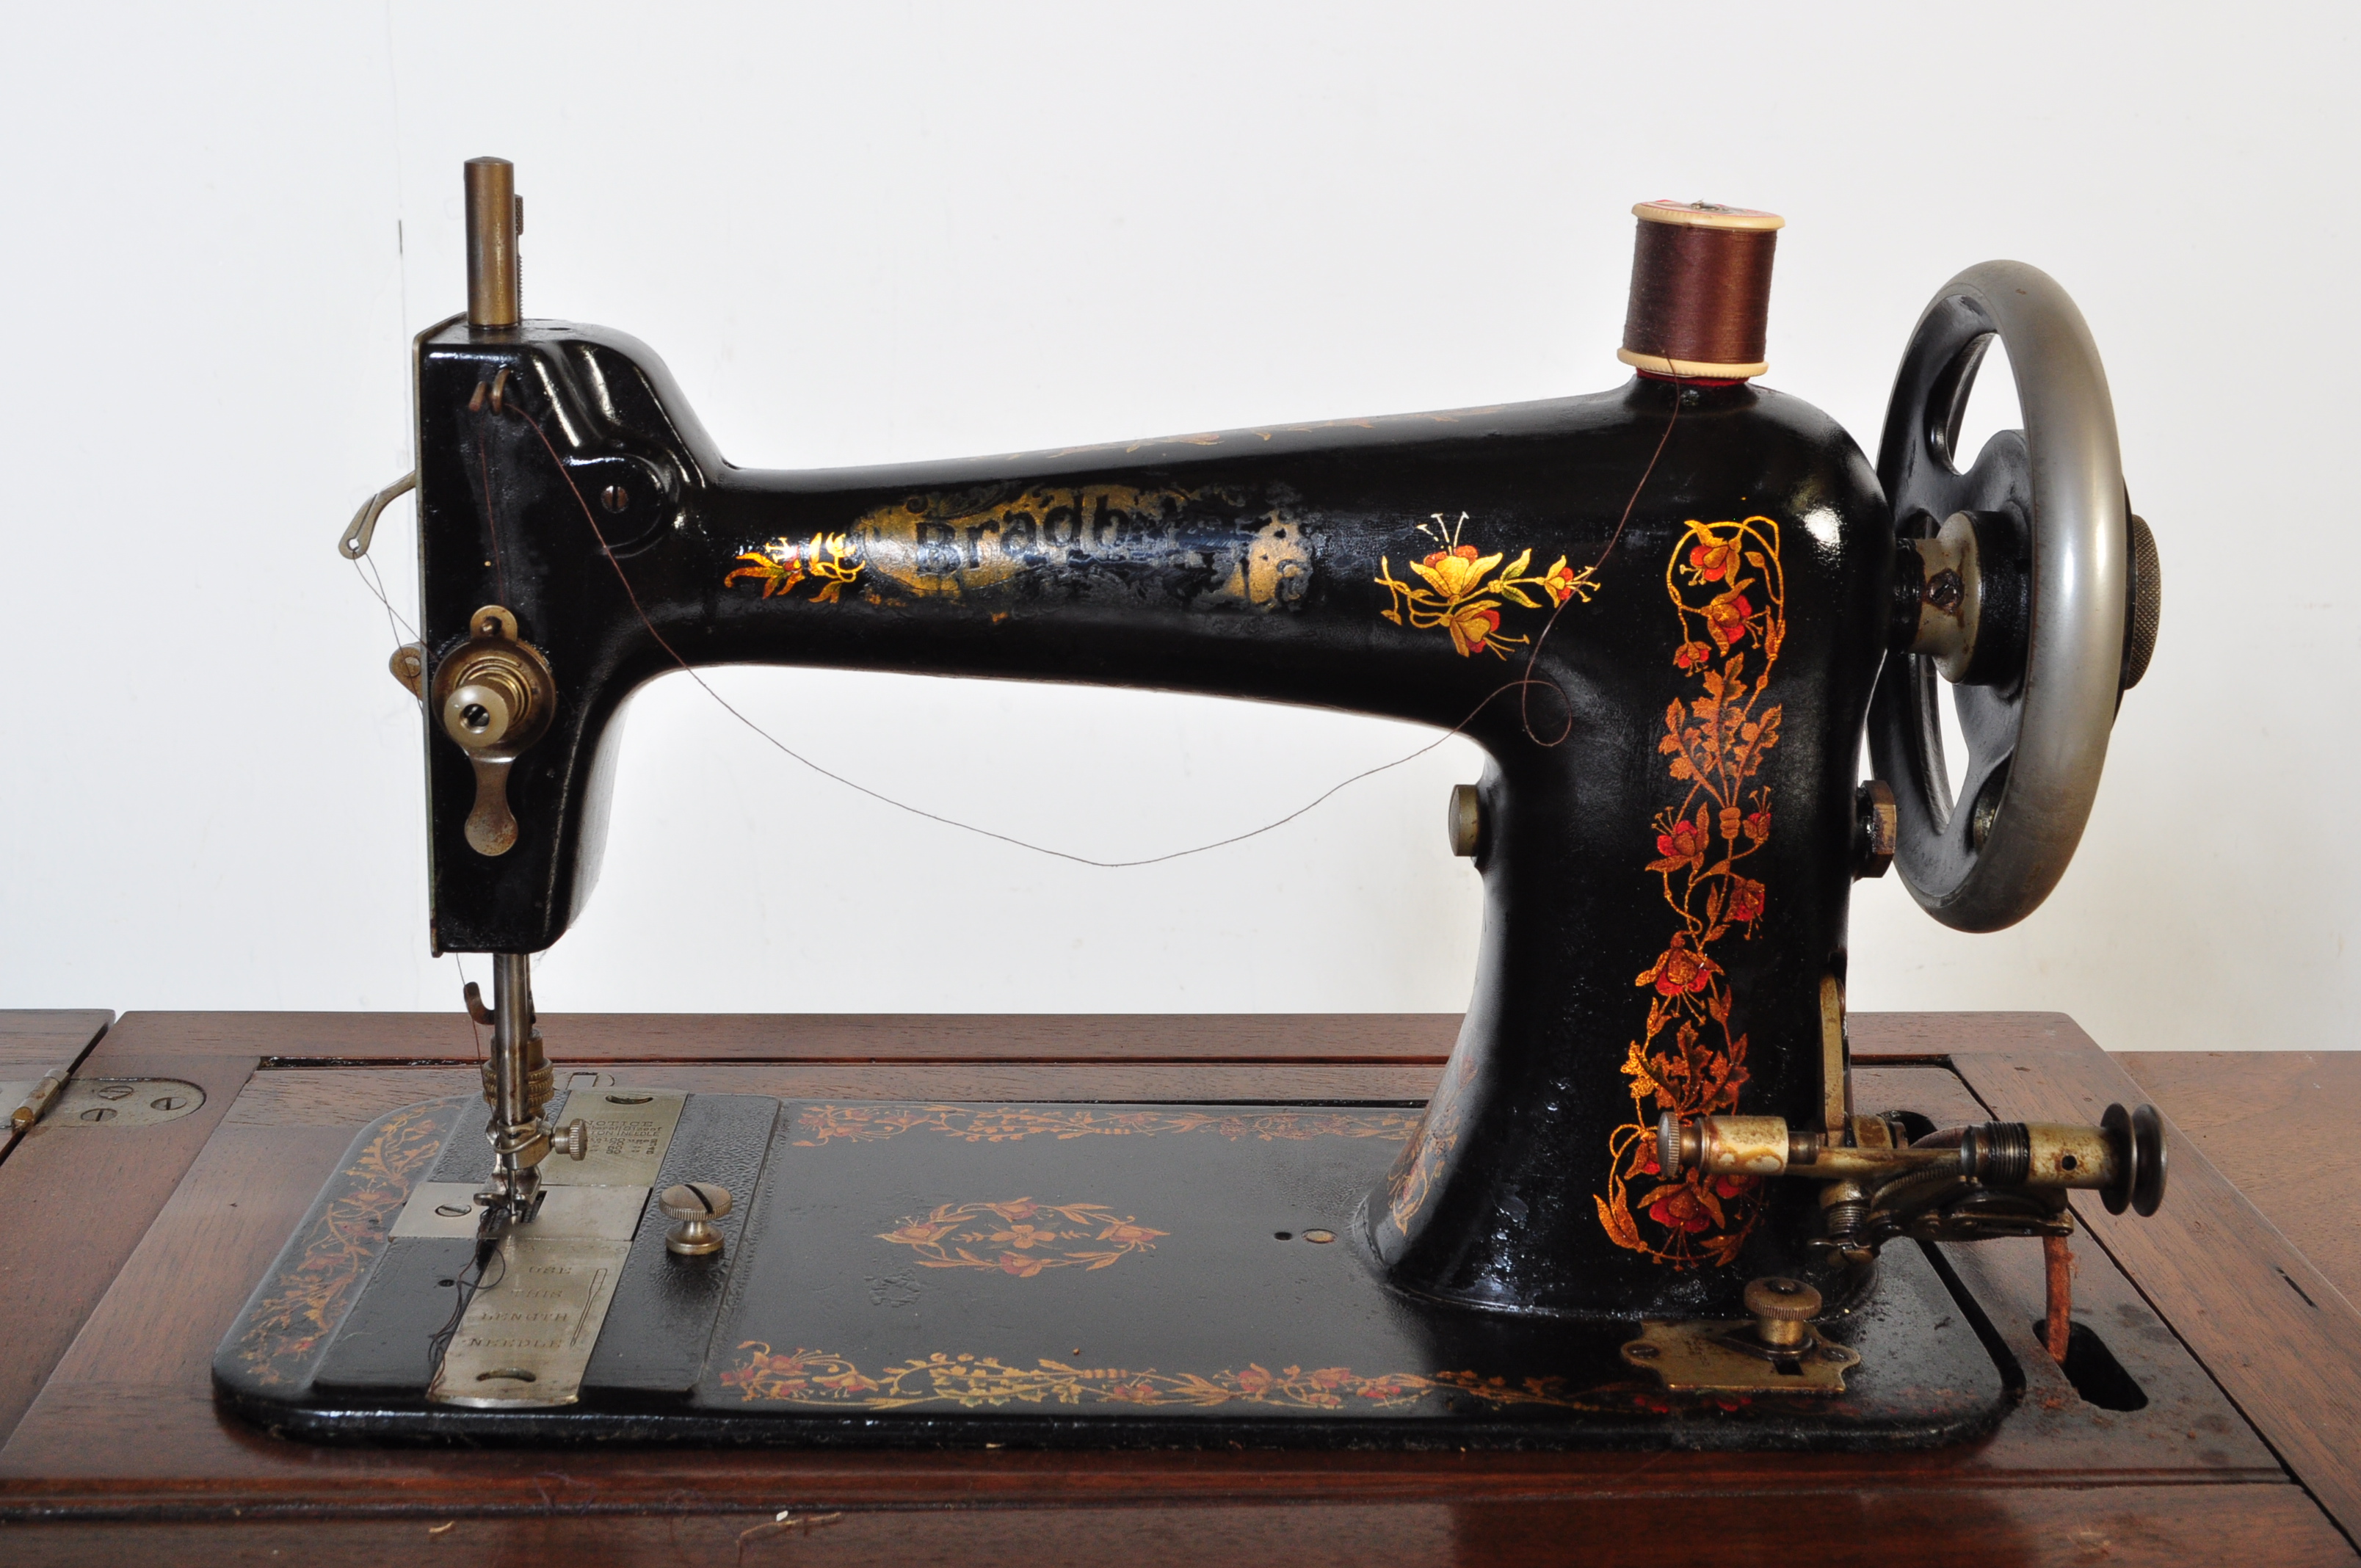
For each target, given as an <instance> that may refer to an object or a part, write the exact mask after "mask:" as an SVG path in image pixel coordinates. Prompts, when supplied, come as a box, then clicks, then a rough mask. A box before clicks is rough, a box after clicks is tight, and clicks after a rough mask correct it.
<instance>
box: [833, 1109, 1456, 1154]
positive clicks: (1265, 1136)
mask: <svg viewBox="0 0 2361 1568" xmlns="http://www.w3.org/2000/svg"><path fill="white" fill-rule="evenodd" d="M1417 1124H1418V1114H1417V1113H1415V1112H1410V1111H1368V1112H1356V1111H1312V1112H1303V1111H1240V1112H1220V1113H1215V1112H1206V1111H1154V1110H1149V1111H1109V1110H1103V1109H1100V1108H1098V1107H1095V1106H1087V1105H1072V1106H1066V1105H1046V1106H1045V1105H807V1106H805V1107H804V1108H803V1110H802V1111H801V1112H799V1113H797V1114H796V1132H798V1133H800V1134H801V1135H802V1136H800V1137H798V1138H796V1143H795V1146H796V1147H797V1148H812V1147H815V1146H818V1145H821V1144H832V1143H857V1144H869V1143H878V1142H882V1141H883V1140H884V1139H886V1138H896V1137H900V1136H901V1135H903V1134H905V1133H939V1134H941V1135H943V1136H945V1137H948V1138H952V1139H956V1140H957V1141H959V1142H961V1143H968V1144H1005V1143H1016V1142H1017V1141H1019V1140H1021V1139H1025V1138H1034V1137H1046V1138H1058V1139H1066V1138H1093V1137H1129V1136H1138V1137H1148V1138H1152V1137H1156V1136H1158V1135H1161V1134H1174V1133H1212V1134H1214V1135H1218V1136H1220V1137H1224V1138H1227V1139H1229V1140H1230V1141H1231V1142H1232V1143H1235V1142H1237V1141H1238V1140H1239V1139H1240V1138H1255V1139H1257V1140H1259V1141H1261V1142H1263V1143H1273V1142H1288V1143H1295V1142H1300V1141H1301V1140H1303V1139H1306V1138H1406V1137H1408V1136H1410V1134H1411V1129H1412V1128H1413V1127H1415V1126H1416V1125H1417Z"/></svg>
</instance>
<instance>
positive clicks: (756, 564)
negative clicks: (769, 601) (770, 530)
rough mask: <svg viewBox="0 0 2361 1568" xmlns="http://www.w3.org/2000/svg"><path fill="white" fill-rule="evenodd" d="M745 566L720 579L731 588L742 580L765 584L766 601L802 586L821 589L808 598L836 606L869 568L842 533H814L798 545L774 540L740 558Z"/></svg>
mask: <svg viewBox="0 0 2361 1568" xmlns="http://www.w3.org/2000/svg"><path fill="white" fill-rule="evenodd" d="M738 559H740V560H741V561H743V562H745V563H746V565H742V566H741V567H739V568H738V569H737V570H735V571H733V572H731V573H730V575H729V576H726V577H724V578H722V579H721V586H722V587H725V588H726V587H731V586H733V585H734V584H736V583H737V582H739V581H740V580H741V578H742V579H743V580H745V581H747V582H750V583H760V584H762V585H763V598H776V597H780V596H784V595H787V594H792V593H793V592H794V591H795V590H796V587H797V586H798V585H799V584H802V583H807V582H809V583H816V584H818V587H817V588H816V589H815V590H814V591H813V592H812V593H810V594H808V595H807V596H806V597H807V598H809V599H810V600H811V602H812V603H814V604H834V603H835V602H836V601H837V600H838V599H839V598H841V597H842V596H843V594H844V590H845V589H847V588H849V587H851V586H852V585H853V584H855V583H857V582H859V581H860V580H861V573H862V567H863V566H864V565H866V563H865V562H863V561H862V557H861V553H860V551H859V549H858V548H857V547H856V546H854V545H853V544H852V543H851V542H850V541H849V539H848V538H847V536H846V535H844V534H841V533H815V534H813V535H812V536H811V537H810V538H809V539H807V540H804V541H802V542H800V543H798V542H797V541H796V540H793V539H774V540H772V541H771V542H770V543H768V544H764V545H761V546H759V547H758V548H755V549H752V550H749V551H747V552H746V553H745V554H742V555H741V556H739V557H738Z"/></svg>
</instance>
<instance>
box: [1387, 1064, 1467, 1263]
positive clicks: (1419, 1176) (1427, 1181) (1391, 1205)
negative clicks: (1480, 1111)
mask: <svg viewBox="0 0 2361 1568" xmlns="http://www.w3.org/2000/svg"><path fill="white" fill-rule="evenodd" d="M1453 1054H1454V1056H1455V1058H1456V1059H1457V1061H1458V1064H1459V1065H1458V1066H1457V1068H1456V1069H1449V1070H1447V1071H1446V1073H1445V1075H1444V1080H1443V1081H1442V1082H1440V1083H1438V1084H1436V1085H1435V1089H1434V1098H1433V1099H1432V1100H1430V1101H1428V1102H1426V1113H1425V1114H1424V1115H1423V1116H1422V1117H1421V1118H1420V1119H1419V1124H1418V1131H1417V1132H1416V1133H1415V1134H1414V1135H1412V1136H1411V1140H1410V1142H1408V1143H1406V1144H1404V1145H1403V1146H1402V1151H1401V1153H1400V1155H1399V1156H1397V1157H1395V1159H1394V1168H1393V1170H1392V1172H1391V1173H1390V1174H1389V1176H1388V1177H1387V1178H1386V1218H1387V1220H1388V1221H1389V1222H1390V1223H1392V1225H1393V1228H1394V1230H1395V1232H1396V1233H1397V1234H1400V1235H1402V1236H1405V1237H1407V1236H1408V1235H1409V1234H1410V1227H1411V1221H1413V1220H1415V1219H1417V1218H1418V1213H1419V1211H1420V1210H1422V1209H1423V1208H1425V1207H1426V1201H1427V1199H1428V1198H1430V1197H1432V1196H1433V1193H1434V1187H1435V1183H1437V1182H1438V1181H1441V1180H1442V1179H1443V1172H1444V1168H1445V1167H1447V1166H1448V1165H1450V1163H1451V1151H1452V1150H1454V1149H1455V1148H1457V1147H1458V1146H1459V1126H1460V1123H1461V1122H1462V1121H1464V1120H1465V1119H1466V1113H1467V1086H1468V1084H1469V1082H1470V1081H1471V1080H1474V1078H1475V1076H1476V1058H1475V1056H1474V1054H1473V1053H1459V1052H1455V1053H1453Z"/></svg>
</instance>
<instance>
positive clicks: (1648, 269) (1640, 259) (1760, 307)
mask: <svg viewBox="0 0 2361 1568" xmlns="http://www.w3.org/2000/svg"><path fill="white" fill-rule="evenodd" d="M1631 212H1632V214H1633V215H1634V216H1636V217H1638V218H1639V220H1640V233H1639V236H1638V239H1637V241H1636V243H1635V244H1634V246H1633V247H1632V252H1631V307H1630V309H1629V310H1627V311H1626V312H1625V313H1624V317H1623V346H1622V347H1620V348H1619V349H1617V350H1616V351H1615V357H1616V358H1618V359H1620V360H1621V361H1623V363H1624V364H1626V365H1629V366H1631V367H1633V368H1635V369H1637V370H1639V371H1641V372H1642V374H1645V375H1652V376H1675V377H1679V378H1682V379H1684V380H1689V379H1697V380H1709V381H1741V380H1744V379H1745V378H1748V377H1750V376H1760V375H1762V374H1763V372H1764V371H1765V370H1768V369H1769V368H1770V365H1769V364H1768V363H1767V362H1766V361H1765V360H1764V359H1763V327H1764V323H1766V322H1767V321H1768V320H1769V318H1770V314H1771V256H1772V252H1773V248H1774V247H1776V246H1777V244H1778V241H1779V230H1780V229H1781V228H1783V227H1784V226H1785V225H1786V221H1787V220H1786V219H1784V218H1782V217H1780V216H1779V215H1778V214H1774V213H1758V212H1754V211H1752V210H1751V209H1749V208H1745V207H1722V206H1717V205H1715V204H1713V203H1709V202H1642V203H1640V204H1639V205H1637V206H1635V207H1633V208H1632V209H1631Z"/></svg>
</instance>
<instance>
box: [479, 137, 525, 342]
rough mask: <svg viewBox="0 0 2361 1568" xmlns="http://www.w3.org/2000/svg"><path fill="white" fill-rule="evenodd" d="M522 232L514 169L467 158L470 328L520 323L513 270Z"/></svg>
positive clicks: (507, 163)
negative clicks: (518, 238)
mask: <svg viewBox="0 0 2361 1568" xmlns="http://www.w3.org/2000/svg"><path fill="white" fill-rule="evenodd" d="M523 230H524V203H523V202H522V201H521V200H520V199H519V198H518V196H517V193H516V165H515V164H513V163H511V162H510V161H509V160H508V159H505V158H471V159H467V324H468V325H469V326H514V325H516V324H517V323H518V322H520V321H522V320H523V319H524V312H523V307H522V304H521V303H520V302H519V300H520V288H519V282H518V268H517V236H518V235H519V234H521V233H522V232H523Z"/></svg>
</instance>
